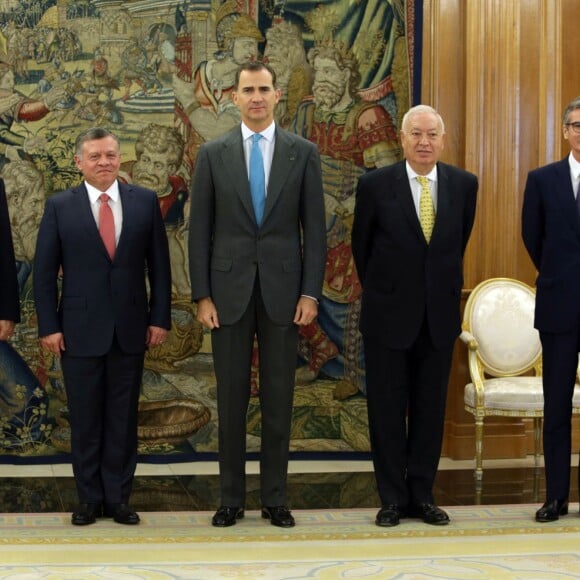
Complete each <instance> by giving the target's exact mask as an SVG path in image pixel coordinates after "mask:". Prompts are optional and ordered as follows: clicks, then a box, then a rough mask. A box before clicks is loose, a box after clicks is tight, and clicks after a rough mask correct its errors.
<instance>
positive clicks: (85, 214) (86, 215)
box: [72, 182, 110, 260]
mask: <svg viewBox="0 0 580 580" xmlns="http://www.w3.org/2000/svg"><path fill="white" fill-rule="evenodd" d="M72 191H73V193H74V198H73V199H74V202H75V204H76V206H77V207H76V211H75V215H76V216H77V217H78V220H79V221H80V222H81V224H82V226H83V230H84V231H85V232H86V234H87V236H88V238H89V241H90V243H91V244H93V245H96V246H97V247H99V248H100V249H101V250H102V251H103V253H104V254H105V256H107V258H108V259H109V260H110V257H109V252H107V248H105V244H104V243H103V240H102V238H101V234H100V233H99V228H98V227H97V224H96V222H95V216H94V215H93V211H92V210H91V202H90V200H89V193H88V191H87V188H86V187H85V185H84V182H83V184H82V185H79V186H78V187H75V188H73V190H72Z"/></svg>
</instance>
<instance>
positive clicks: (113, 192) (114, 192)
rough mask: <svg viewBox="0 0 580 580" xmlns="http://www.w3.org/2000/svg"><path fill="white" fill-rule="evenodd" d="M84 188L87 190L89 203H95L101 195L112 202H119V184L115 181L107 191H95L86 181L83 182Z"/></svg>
mask: <svg viewBox="0 0 580 580" xmlns="http://www.w3.org/2000/svg"><path fill="white" fill-rule="evenodd" d="M85 187H86V188H87V192H88V194H89V200H90V201H91V203H95V202H96V201H97V200H98V199H99V196H100V195H101V193H106V194H107V195H108V196H109V197H110V198H111V199H112V200H113V201H119V182H118V181H117V180H116V179H115V181H113V183H112V185H111V187H109V189H107V190H106V191H101V190H100V189H97V188H96V187H94V186H92V185H91V184H90V183H88V182H87V181H85Z"/></svg>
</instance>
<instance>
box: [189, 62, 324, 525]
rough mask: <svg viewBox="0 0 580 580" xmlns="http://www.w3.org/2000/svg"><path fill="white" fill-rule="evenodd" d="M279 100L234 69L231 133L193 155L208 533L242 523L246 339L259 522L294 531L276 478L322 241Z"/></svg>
mask: <svg viewBox="0 0 580 580" xmlns="http://www.w3.org/2000/svg"><path fill="white" fill-rule="evenodd" d="M279 99H280V90H279V89H277V88H276V76H275V73H274V71H273V70H272V69H271V68H270V67H269V66H267V65H265V64H263V63H260V62H248V63H246V64H243V65H241V66H240V68H239V70H238V71H237V74H236V79H235V85H234V93H233V100H234V103H235V104H236V105H237V106H238V108H239V109H240V112H241V116H242V124H241V126H240V127H236V128H235V129H234V130H232V131H230V132H229V133H227V134H225V135H223V136H222V137H219V138H218V139H215V140H213V141H210V142H208V143H205V144H204V145H203V146H202V147H201V149H200V151H199V154H198V157H197V162H196V165H195V174H194V178H193V184H192V195H191V218H190V232H189V260H190V275H191V289H192V298H193V300H194V301H196V302H197V306H198V314H197V318H198V320H199V321H200V322H201V323H202V324H203V325H204V326H205V327H207V328H209V329H211V331H212V349H213V356H214V368H215V374H216V381H217V403H218V421H219V464H220V482H221V507H220V508H219V509H218V510H217V512H216V513H215V515H214V516H213V519H212V524H213V525H214V526H220V527H224V526H231V525H233V524H235V523H236V520H238V519H240V518H242V517H243V515H244V503H245V453H246V413H247V408H248V402H249V396H250V366H251V355H252V344H253V339H254V336H255V335H256V336H257V338H258V348H259V351H260V385H261V388H260V407H261V412H262V445H261V454H260V473H261V480H260V483H261V502H262V517H264V518H266V519H269V520H270V522H271V523H272V525H276V526H280V527H291V526H293V525H294V518H293V516H292V514H291V513H290V510H289V509H288V508H287V507H286V503H287V502H286V499H287V498H286V478H287V471H288V450H289V443H290V425H291V420H292V401H293V392H294V372H295V368H296V354H297V343H298V326H303V325H306V324H310V323H311V322H312V321H313V320H314V318H315V317H316V315H317V312H318V298H319V296H320V293H321V290H322V280H323V274H324V262H325V257H326V240H325V223H324V201H323V194H322V178H321V171H320V158H319V155H318V151H317V149H316V147H315V146H314V145H313V144H312V143H310V142H308V141H306V140H305V139H302V138H300V137H298V136H296V135H293V134H291V133H288V132H286V131H284V130H282V129H281V128H280V127H279V126H277V125H276V124H275V123H274V109H275V106H276V103H278V100H279ZM254 134H259V135H260V136H258V137H254ZM254 141H257V145H252V143H253V142H254ZM256 147H258V148H259V152H258V153H257V155H258V156H259V157H260V163H259V172H260V173H261V177H262V180H263V181H264V180H265V183H262V189H263V191H262V194H261V196H255V195H253V193H252V191H251V190H254V193H255V190H256V187H255V184H254V180H253V178H252V171H254V169H251V168H252V167H254V168H255V164H254V161H255V159H256V158H255V156H254V155H255V148H256ZM250 182H251V183H250Z"/></svg>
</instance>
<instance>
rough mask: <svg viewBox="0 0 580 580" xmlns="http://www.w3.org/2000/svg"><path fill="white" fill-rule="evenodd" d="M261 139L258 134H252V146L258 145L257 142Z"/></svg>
mask: <svg viewBox="0 0 580 580" xmlns="http://www.w3.org/2000/svg"><path fill="white" fill-rule="evenodd" d="M261 138H262V135H261V134H260V133H254V134H253V135H252V139H253V142H252V144H253V145H256V143H258V141H259V140H260V139H261Z"/></svg>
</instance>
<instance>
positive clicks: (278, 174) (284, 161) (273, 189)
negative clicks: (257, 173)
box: [263, 127, 298, 221]
mask: <svg viewBox="0 0 580 580" xmlns="http://www.w3.org/2000/svg"><path fill="white" fill-rule="evenodd" d="M297 157H298V153H297V151H296V147H295V145H294V142H293V141H291V140H290V139H289V138H288V135H286V133H285V132H284V131H281V130H279V129H278V127H276V143H275V146H274V157H273V159H272V168H271V169H270V179H269V180H268V195H267V196H266V207H265V208H264V219H263V221H266V219H267V218H268V214H269V213H270V212H271V211H272V208H273V207H274V205H275V204H276V200H277V199H278V197H279V196H280V193H281V191H282V188H283V186H284V183H286V180H287V179H288V174H289V173H290V170H291V169H292V167H293V165H294V161H296V158H297Z"/></svg>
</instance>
